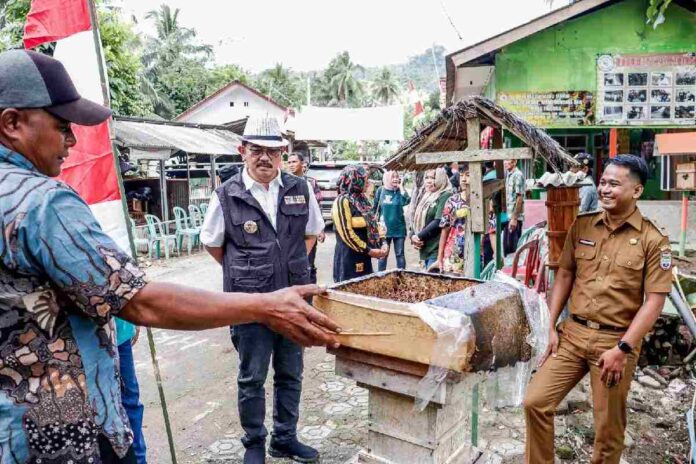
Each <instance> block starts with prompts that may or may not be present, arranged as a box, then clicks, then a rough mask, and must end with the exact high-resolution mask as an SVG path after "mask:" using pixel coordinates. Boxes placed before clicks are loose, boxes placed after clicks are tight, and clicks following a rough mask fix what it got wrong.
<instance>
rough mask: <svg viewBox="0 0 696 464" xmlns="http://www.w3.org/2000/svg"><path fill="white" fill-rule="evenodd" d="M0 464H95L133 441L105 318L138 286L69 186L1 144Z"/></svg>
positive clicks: (135, 272) (128, 264)
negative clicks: (103, 448)
mask: <svg viewBox="0 0 696 464" xmlns="http://www.w3.org/2000/svg"><path fill="white" fill-rule="evenodd" d="M0 232H2V233H1V234H0V463H2V464H9V463H12V464H16V463H36V464H39V463H40V464H48V463H73V464H83V463H99V462H101V459H100V457H99V447H98V444H97V437H98V435H100V434H101V435H103V436H105V437H106V438H107V439H108V440H109V441H110V443H111V445H112V446H113V448H114V451H115V452H116V454H118V455H119V456H124V455H125V453H126V452H127V450H128V448H129V447H130V446H131V442H132V435H133V434H132V432H131V430H130V428H129V426H128V425H127V424H128V417H127V416H126V414H125V411H124V410H123V407H122V406H121V396H120V383H119V374H118V370H117V367H116V366H117V361H118V358H117V351H116V347H115V344H114V332H113V321H112V316H113V315H115V314H117V313H118V312H119V311H120V310H121V309H122V308H123V307H124V306H125V305H126V303H127V302H128V301H129V300H130V299H131V298H132V297H133V296H134V295H135V294H136V293H137V292H138V291H139V290H140V289H141V288H142V287H143V286H144V285H145V282H144V280H143V273H142V272H141V271H140V270H139V269H138V268H137V266H136V264H135V263H134V262H133V261H132V260H131V258H130V257H129V256H128V255H126V254H125V253H124V252H122V251H121V250H120V249H119V248H118V246H117V245H116V244H115V243H114V242H113V241H112V240H111V239H110V238H109V237H108V236H107V235H106V234H104V232H102V230H101V228H100V227H99V225H98V224H97V222H96V220H95V219H94V216H92V213H91V211H90V209H89V207H88V206H87V204H86V203H85V202H84V201H82V200H81V199H80V197H79V196H78V195H77V194H76V193H75V192H74V191H73V190H71V189H70V188H69V187H67V186H65V185H64V184H62V183H61V182H59V181H56V180H54V179H51V178H49V177H47V176H45V175H43V174H41V173H39V172H38V171H37V170H36V168H34V166H33V165H32V164H31V163H30V162H29V161H28V160H27V159H26V158H24V157H23V156H21V155H19V154H17V153H15V152H12V151H10V150H8V149H6V148H5V147H3V146H1V145H0Z"/></svg>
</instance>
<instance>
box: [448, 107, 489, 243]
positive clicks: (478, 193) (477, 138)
mask: <svg viewBox="0 0 696 464" xmlns="http://www.w3.org/2000/svg"><path fill="white" fill-rule="evenodd" d="M466 140H467V150H466V152H465V153H464V154H467V153H470V152H472V151H480V150H479V148H480V147H481V120H480V119H479V118H472V119H467V120H466ZM454 161H458V160H454ZM481 161H483V160H481V159H479V160H477V161H476V162H472V163H471V164H470V165H469V179H470V186H471V187H470V188H471V192H470V199H469V202H470V205H471V231H472V232H474V233H476V232H478V233H483V232H485V230H486V228H485V219H484V218H485V216H486V214H485V207H484V204H483V203H484V202H483V198H484V197H483V166H482V163H481Z"/></svg>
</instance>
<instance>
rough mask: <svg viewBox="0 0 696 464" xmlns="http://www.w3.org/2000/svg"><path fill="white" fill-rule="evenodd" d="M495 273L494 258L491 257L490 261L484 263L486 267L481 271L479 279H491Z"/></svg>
mask: <svg viewBox="0 0 696 464" xmlns="http://www.w3.org/2000/svg"><path fill="white" fill-rule="evenodd" d="M494 274H495V260H494V259H492V260H491V262H490V263H488V264H486V267H484V268H483V270H482V271H481V280H491V279H492V278H493V275H494Z"/></svg>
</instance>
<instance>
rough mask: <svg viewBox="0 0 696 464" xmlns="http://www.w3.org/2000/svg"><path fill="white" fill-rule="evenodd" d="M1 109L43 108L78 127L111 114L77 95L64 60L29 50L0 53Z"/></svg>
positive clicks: (102, 107) (93, 122)
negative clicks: (62, 61)
mask: <svg viewBox="0 0 696 464" xmlns="http://www.w3.org/2000/svg"><path fill="white" fill-rule="evenodd" d="M0 108H18V109H24V108H42V109H44V110H46V111H48V112H49V113H51V114H52V115H54V116H57V117H59V118H62V119H65V120H66V121H70V122H73V123H75V124H79V125H81V126H95V125H97V124H100V123H102V122H104V121H106V120H107V119H108V118H109V117H110V116H111V110H110V109H108V108H106V107H105V106H103V105H100V104H98V103H95V102H93V101H91V100H88V99H86V98H82V97H81V96H80V94H79V92H78V91H77V89H76V88H75V85H74V84H73V82H72V79H70V75H69V74H68V72H67V71H66V70H65V67H64V66H63V63H61V62H60V61H58V60H56V59H54V58H51V57H50V56H48V55H44V54H42V53H38V52H34V51H31V50H10V51H7V52H3V53H0Z"/></svg>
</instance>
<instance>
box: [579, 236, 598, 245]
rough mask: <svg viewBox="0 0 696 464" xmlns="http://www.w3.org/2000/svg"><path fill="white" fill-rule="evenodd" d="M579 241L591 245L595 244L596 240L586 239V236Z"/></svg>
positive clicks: (581, 243)
mask: <svg viewBox="0 0 696 464" xmlns="http://www.w3.org/2000/svg"><path fill="white" fill-rule="evenodd" d="M578 242H580V245H587V246H591V247H593V246H595V242H593V241H592V240H585V239H584V238H581V239H580V240H578Z"/></svg>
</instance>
